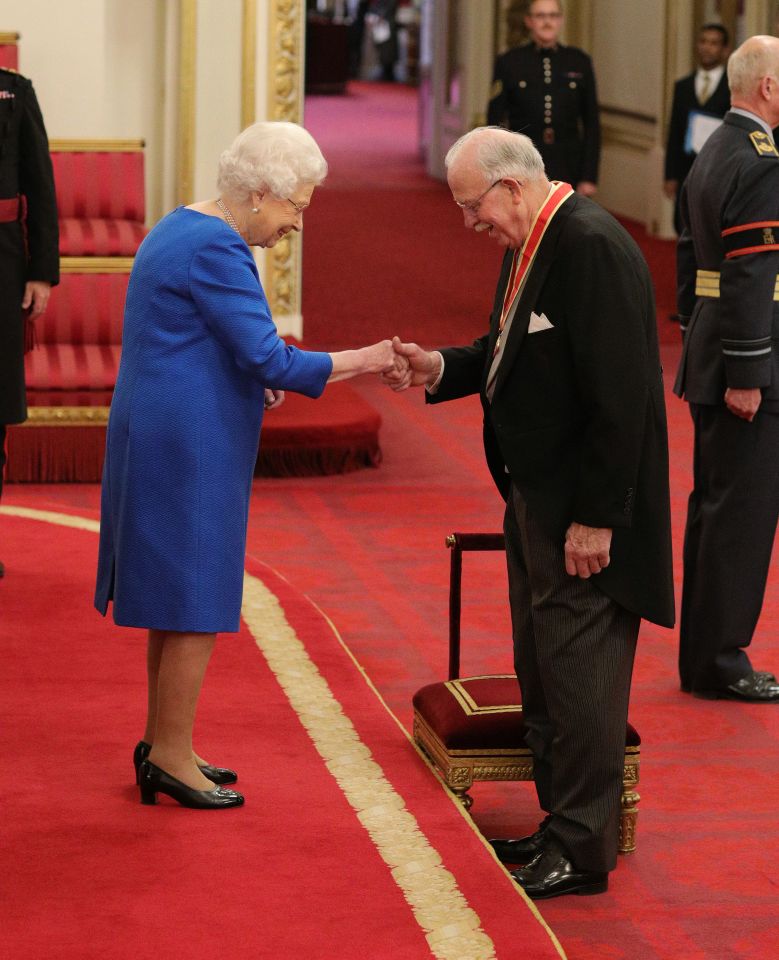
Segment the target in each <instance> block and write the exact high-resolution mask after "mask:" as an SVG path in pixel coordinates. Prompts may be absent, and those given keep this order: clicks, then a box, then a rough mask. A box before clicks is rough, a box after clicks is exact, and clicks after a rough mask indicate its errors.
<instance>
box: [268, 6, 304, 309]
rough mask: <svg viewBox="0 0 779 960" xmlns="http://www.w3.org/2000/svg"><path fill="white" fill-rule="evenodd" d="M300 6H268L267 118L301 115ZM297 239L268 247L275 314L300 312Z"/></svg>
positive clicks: (270, 293) (297, 118)
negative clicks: (268, 73) (268, 64)
mask: <svg viewBox="0 0 779 960" xmlns="http://www.w3.org/2000/svg"><path fill="white" fill-rule="evenodd" d="M303 17H304V10H303V4H302V2H301V0H274V2H273V3H271V7H270V30H269V33H268V36H269V38H270V49H269V51H268V60H269V63H270V84H269V94H268V96H269V103H268V118H269V119H271V120H287V121H289V122H291V123H300V121H301V118H302V116H303V64H302V62H301V56H300V51H301V48H302V42H301V40H302V37H303V24H304V20H303ZM300 259H301V251H300V241H299V238H298V236H297V235H294V236H287V237H285V238H284V240H282V241H280V242H279V243H277V244H276V246H275V247H273V248H272V249H271V250H270V251H269V255H268V270H269V280H270V283H269V290H268V291H267V293H268V299H269V300H270V306H271V311H272V313H274V314H275V315H276V316H277V317H278V316H284V315H297V314H299V313H300V305H299V302H298V300H299V293H298V290H299V283H298V278H299V275H300Z"/></svg>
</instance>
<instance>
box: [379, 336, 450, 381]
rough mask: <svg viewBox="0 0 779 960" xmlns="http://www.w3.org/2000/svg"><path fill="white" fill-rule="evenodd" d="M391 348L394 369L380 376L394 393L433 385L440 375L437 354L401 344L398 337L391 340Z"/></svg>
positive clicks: (439, 362)
mask: <svg viewBox="0 0 779 960" xmlns="http://www.w3.org/2000/svg"><path fill="white" fill-rule="evenodd" d="M392 347H393V349H394V351H395V357H396V359H395V367H394V369H392V370H390V371H388V372H386V373H383V374H382V375H381V379H382V381H383V382H384V383H386V384H387V385H388V386H390V387H392V389H393V390H395V391H396V392H400V391H401V390H407V389H408V388H409V387H420V386H423V385H429V384H431V383H435V381H436V380H437V379H438V376H439V374H440V373H441V355H440V354H439V353H437V352H436V351H433V352H432V353H428V351H427V350H423V349H422V348H421V347H420V346H417V344H416V343H402V342H401V340H400V337H393V338H392Z"/></svg>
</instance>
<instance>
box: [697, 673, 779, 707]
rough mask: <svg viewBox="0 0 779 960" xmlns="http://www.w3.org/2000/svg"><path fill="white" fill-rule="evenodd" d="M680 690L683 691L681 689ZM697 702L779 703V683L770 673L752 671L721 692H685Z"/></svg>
mask: <svg viewBox="0 0 779 960" xmlns="http://www.w3.org/2000/svg"><path fill="white" fill-rule="evenodd" d="M682 690H685V688H684V687H682ZM686 692H687V693H692V695H693V696H694V697H698V699H699V700H741V701H742V702H744V703H779V681H777V679H776V677H775V676H774V675H773V674H772V673H767V672H766V671H764V670H753V671H752V673H748V674H747V675H746V676H745V677H742V678H741V679H740V680H737V681H736V682H735V683H731V684H730V685H729V686H727V687H723V688H722V689H721V690H687V691H686Z"/></svg>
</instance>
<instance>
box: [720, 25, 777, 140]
mask: <svg viewBox="0 0 779 960" xmlns="http://www.w3.org/2000/svg"><path fill="white" fill-rule="evenodd" d="M728 84H729V86H730V93H731V102H732V103H733V106H737V107H741V108H742V109H747V110H750V111H752V112H753V113H758V115H759V116H762V115H763V114H762V112H760V111H758V110H756V109H755V107H756V106H758V105H760V104H763V103H764V102H765V101H770V100H771V97H772V94H773V96H774V100H775V101H776V100H779V38H777V37H769V36H756V37H750V38H749V39H748V40H745V41H744V42H743V43H742V44H741V46H740V47H739V48H738V50H736V51H735V53H734V54H733V55H732V56H731V58H730V60H729V61H728ZM774 88H776V89H774ZM773 109H774V110H777V109H779V103H775V104H774V106H773ZM769 122H771V124H772V126H773V125H774V123H775V122H776V121H769Z"/></svg>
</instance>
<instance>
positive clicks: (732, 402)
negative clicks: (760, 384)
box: [725, 387, 763, 423]
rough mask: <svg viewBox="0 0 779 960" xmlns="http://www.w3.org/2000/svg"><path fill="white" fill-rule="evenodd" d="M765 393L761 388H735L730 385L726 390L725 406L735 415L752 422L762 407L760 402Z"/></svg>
mask: <svg viewBox="0 0 779 960" xmlns="http://www.w3.org/2000/svg"><path fill="white" fill-rule="evenodd" d="M762 399H763V394H762V393H761V392H760V390H759V388H756V389H754V390H733V389H731V388H730V387H728V389H727V390H726V391H725V406H726V407H727V408H728V410H730V412H731V413H732V414H733V416H734V417H741V419H742V420H748V421H749V422H750V423H751V422H752V421H753V420H754V419H755V414H756V413H757V411H758V409H759V408H760V402H761V400H762Z"/></svg>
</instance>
